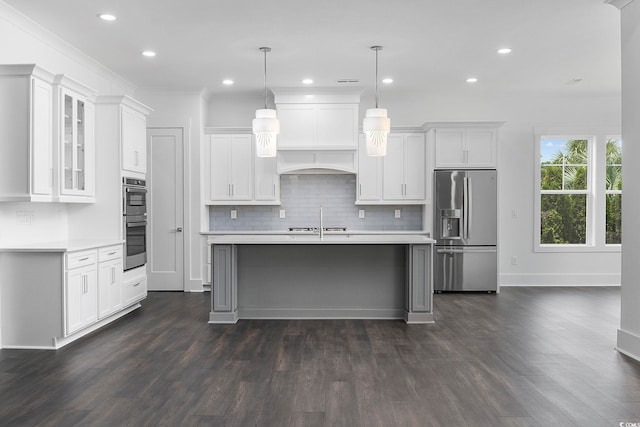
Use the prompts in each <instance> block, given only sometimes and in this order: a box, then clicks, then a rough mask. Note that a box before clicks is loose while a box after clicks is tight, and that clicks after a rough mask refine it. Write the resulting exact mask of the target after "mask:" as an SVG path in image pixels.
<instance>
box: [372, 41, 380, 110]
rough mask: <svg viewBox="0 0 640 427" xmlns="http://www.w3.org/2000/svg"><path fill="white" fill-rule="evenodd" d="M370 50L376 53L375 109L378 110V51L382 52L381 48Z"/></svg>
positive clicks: (373, 47)
mask: <svg viewBox="0 0 640 427" xmlns="http://www.w3.org/2000/svg"><path fill="white" fill-rule="evenodd" d="M371 50H374V51H375V52H376V108H378V100H379V98H378V51H379V50H382V46H371Z"/></svg>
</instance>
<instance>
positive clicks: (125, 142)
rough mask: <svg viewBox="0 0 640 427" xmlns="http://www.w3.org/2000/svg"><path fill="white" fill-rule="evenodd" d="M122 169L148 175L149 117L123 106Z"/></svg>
mask: <svg viewBox="0 0 640 427" xmlns="http://www.w3.org/2000/svg"><path fill="white" fill-rule="evenodd" d="M122 169H123V170H125V171H130V172H137V173H141V174H145V173H147V115H146V113H143V112H140V111H138V110H135V109H134V108H132V107H131V106H129V105H123V106H122Z"/></svg>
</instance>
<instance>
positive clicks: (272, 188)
mask: <svg viewBox="0 0 640 427" xmlns="http://www.w3.org/2000/svg"><path fill="white" fill-rule="evenodd" d="M253 160H254V163H255V168H254V172H255V185H254V198H255V200H256V201H269V202H278V201H279V200H280V175H278V174H277V173H276V169H277V164H276V163H277V162H276V158H275V157H254V159H253Z"/></svg>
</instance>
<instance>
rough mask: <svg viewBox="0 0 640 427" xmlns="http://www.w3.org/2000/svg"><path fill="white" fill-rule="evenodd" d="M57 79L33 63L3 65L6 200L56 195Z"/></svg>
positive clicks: (1, 162) (1, 187)
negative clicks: (54, 118)
mask: <svg viewBox="0 0 640 427" xmlns="http://www.w3.org/2000/svg"><path fill="white" fill-rule="evenodd" d="M53 80H54V75H53V74H51V73H49V72H47V71H45V70H43V69H41V68H39V67H38V66H36V65H33V64H27V65H0V94H1V95H0V201H15V202H18V201H23V202H28V201H38V202H47V201H52V200H53V177H54V164H53Z"/></svg>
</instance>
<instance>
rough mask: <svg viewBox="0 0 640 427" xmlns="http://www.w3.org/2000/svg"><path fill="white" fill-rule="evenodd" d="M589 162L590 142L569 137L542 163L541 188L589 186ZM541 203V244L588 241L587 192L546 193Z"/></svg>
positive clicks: (577, 189)
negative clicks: (561, 147)
mask: <svg viewBox="0 0 640 427" xmlns="http://www.w3.org/2000/svg"><path fill="white" fill-rule="evenodd" d="M542 143H543V144H544V143H545V141H542ZM588 162H589V142H588V141H587V140H570V141H567V142H566V144H565V145H564V147H563V149H561V150H558V151H557V152H556V153H555V154H554V155H553V156H552V157H551V158H549V159H547V160H543V161H542V162H541V163H540V173H541V176H540V183H541V189H542V190H556V191H565V192H570V191H584V190H587V189H588ZM540 207H541V211H540V243H541V244H585V243H586V242H587V195H586V194H570V193H569V194H567V193H563V194H544V193H543V194H542V195H541V200H540Z"/></svg>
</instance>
